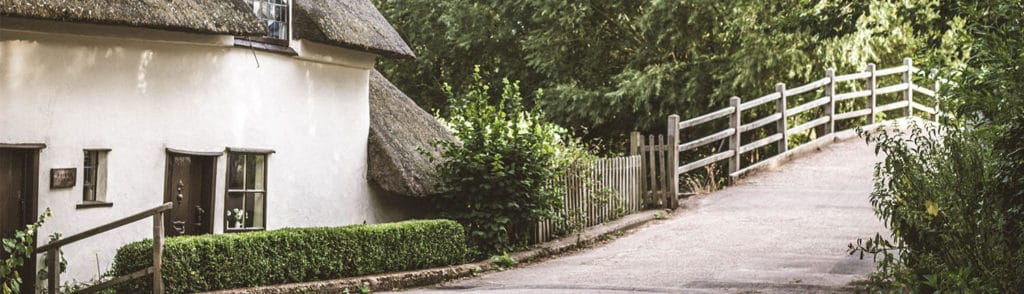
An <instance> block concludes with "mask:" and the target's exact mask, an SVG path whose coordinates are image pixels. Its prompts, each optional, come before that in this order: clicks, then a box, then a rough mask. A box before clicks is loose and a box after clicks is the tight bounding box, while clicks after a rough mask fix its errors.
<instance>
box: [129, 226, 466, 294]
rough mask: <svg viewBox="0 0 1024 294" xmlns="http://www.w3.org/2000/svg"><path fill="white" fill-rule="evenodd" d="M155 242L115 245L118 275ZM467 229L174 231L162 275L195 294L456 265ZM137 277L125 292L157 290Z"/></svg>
mask: <svg viewBox="0 0 1024 294" xmlns="http://www.w3.org/2000/svg"><path fill="white" fill-rule="evenodd" d="M152 246H153V242H152V240H145V241H140V242H135V243H130V244H127V245H125V246H123V247H121V248H120V249H118V251H117V255H116V256H115V257H114V265H113V267H112V269H111V274H113V275H125V274H128V273H132V272H135V271H137V270H140V269H143V268H146V267H149V266H152V248H153V247H152ZM465 256H466V245H465V233H464V231H463V229H462V226H461V225H459V224H458V223H456V222H454V221H449V220H417V221H405V222H398V223H387V224H374V225H353V226H344V227H325V228H287V229H280V230H273V231H265V232H253V233H242V234H219V235H202V236H185V237H173V238H168V239H167V240H165V243H164V257H163V267H162V269H163V279H164V283H165V285H166V289H167V292H169V293H191V292H199V291H208V290H218V289H232V288H242V287H253V286H261V285H273V284H283V283H295V282H306V281H318V280H327V279H337V278H344V277H353V276H362V275H369V274H378V273H385V272H396V271H406V270H414V269H423V268H431V267H438V266H446V265H452V264H458V263H462V262H464V261H465ZM151 285H152V284H151V282H150V281H149V279H146V278H143V279H139V280H137V281H135V282H133V283H129V284H127V285H126V286H123V287H122V288H121V289H119V291H127V292H131V293H140V292H145V291H149V289H151Z"/></svg>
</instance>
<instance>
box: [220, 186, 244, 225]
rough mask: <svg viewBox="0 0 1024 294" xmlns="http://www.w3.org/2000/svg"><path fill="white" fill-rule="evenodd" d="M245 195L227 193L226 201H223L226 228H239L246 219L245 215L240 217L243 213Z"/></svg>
mask: <svg viewBox="0 0 1024 294" xmlns="http://www.w3.org/2000/svg"><path fill="white" fill-rule="evenodd" d="M245 198H246V197H245V194H244V193H241V192H229V193H228V197H227V199H225V200H224V211H225V213H224V224H225V225H227V226H228V228H240V227H241V226H240V225H241V222H239V220H241V221H244V219H245V218H247V215H242V214H241V212H244V211H245V208H244V205H245V204H244V203H243V202H244V201H245Z"/></svg>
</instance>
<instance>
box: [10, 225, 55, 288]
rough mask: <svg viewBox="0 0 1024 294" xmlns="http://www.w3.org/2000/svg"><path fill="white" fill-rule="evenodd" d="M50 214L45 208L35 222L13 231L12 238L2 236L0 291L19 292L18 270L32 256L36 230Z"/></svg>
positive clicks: (21, 281) (19, 275) (20, 282)
mask: <svg viewBox="0 0 1024 294" xmlns="http://www.w3.org/2000/svg"><path fill="white" fill-rule="evenodd" d="M50 216H51V214H50V209H49V208H47V209H46V211H45V212H43V215H41V216H39V219H38V220H36V222H35V223H32V224H29V225H28V226H25V228H24V229H21V230H17V231H14V236H12V238H3V240H2V242H3V252H4V254H3V255H4V256H5V257H4V258H3V259H2V260H0V292H2V293H19V292H21V285H22V284H23V282H24V281H23V280H22V277H21V274H20V273H18V270H20V269H21V268H22V266H25V262H26V261H28V260H29V258H31V257H32V254H34V253H33V252H35V250H36V241H35V238H36V232H38V231H39V227H40V226H42V225H43V222H45V221H46V219H47V218H49V217H50Z"/></svg>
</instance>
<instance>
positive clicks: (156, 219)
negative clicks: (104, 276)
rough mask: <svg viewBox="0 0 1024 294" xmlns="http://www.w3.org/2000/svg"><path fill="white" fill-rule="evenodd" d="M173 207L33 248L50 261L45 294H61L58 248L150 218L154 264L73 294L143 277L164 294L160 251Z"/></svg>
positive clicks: (123, 219)
mask: <svg viewBox="0 0 1024 294" xmlns="http://www.w3.org/2000/svg"><path fill="white" fill-rule="evenodd" d="M171 208H174V203H172V202H167V203H164V204H162V205H160V206H157V207H154V208H151V209H148V210H146V211H143V212H139V213H136V214H133V215H130V216H127V217H124V218H121V219H119V220H115V221H113V222H110V223H108V224H105V225H101V226H98V227H95V228H92V229H89V230H86V231H84V232H81V233H78V234H74V235H71V236H69V237H66V238H63V239H59V240H56V241H52V242H50V243H47V244H46V245H43V246H39V247H38V248H36V250H35V253H36V254H40V253H46V254H47V259H48V260H49V262H48V263H47V264H46V265H45V266H46V271H47V273H48V277H47V280H48V281H47V282H48V285H47V292H48V293H60V287H61V284H60V254H61V252H60V248H61V247H63V246H65V245H68V244H71V243H74V242H77V241H79V240H82V239H85V238H89V237H92V236H95V235H98V234H100V233H103V232H106V231H110V230H113V229H116V228H119V227H121V226H124V225H127V224H130V223H134V222H136V221H139V220H142V219H144V218H147V217H153V265H152V266H150V267H147V268H144V269H141V270H139V271H136V272H134V273H130V274H127V275H124V276H119V277H114V278H112V279H110V280H107V281H105V282H101V283H98V284H95V285H92V286H89V287H87V288H85V289H82V290H78V291H76V293H96V292H99V291H101V290H105V289H109V288H110V287H113V286H116V285H118V284H121V283H124V282H128V281H131V280H134V279H139V278H144V277H146V276H149V277H150V278H152V281H153V290H152V292H151V293H156V294H163V293H164V282H163V275H162V273H163V272H162V270H161V268H162V266H161V265H162V264H163V252H164V215H165V214H167V213H168V211H170V210H171Z"/></svg>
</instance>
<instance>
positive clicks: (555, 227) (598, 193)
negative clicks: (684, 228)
mask: <svg viewBox="0 0 1024 294" xmlns="http://www.w3.org/2000/svg"><path fill="white" fill-rule="evenodd" d="M640 159H641V157H640V156H639V155H631V156H624V157H615V158H602V159H598V160H594V161H592V162H584V163H580V164H579V165H577V166H576V167H575V168H572V169H570V171H569V172H568V173H566V174H565V175H563V176H560V177H558V178H555V179H552V181H551V183H550V184H551V185H554V186H555V187H556V188H558V189H559V191H561V192H562V194H563V197H564V198H563V199H562V200H563V201H564V204H565V205H564V207H563V208H562V211H561V212H560V214H561V215H562V218H563V219H562V220H560V221H552V220H545V221H541V222H539V223H538V224H537V227H536V229H535V231H534V238H535V239H534V241H535V242H537V243H539V242H545V241H548V240H551V239H552V238H554V237H556V236H559V235H564V234H567V233H571V232H574V231H578V230H580V229H582V228H585V227H590V226H594V225H597V224H601V223H604V222H607V221H610V220H613V219H616V218H619V217H621V216H623V215H625V214H629V213H633V212H637V211H640V210H641V209H644V208H645V207H646V203H645V202H644V197H643V193H641V183H640V177H641V176H642V172H641V170H642V167H643V164H642V163H641V162H640Z"/></svg>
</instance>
